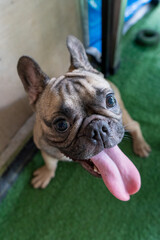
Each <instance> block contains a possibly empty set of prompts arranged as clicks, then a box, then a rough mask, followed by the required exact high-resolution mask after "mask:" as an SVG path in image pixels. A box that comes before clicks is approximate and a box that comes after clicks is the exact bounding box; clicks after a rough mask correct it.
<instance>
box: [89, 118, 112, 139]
mask: <svg viewBox="0 0 160 240" xmlns="http://www.w3.org/2000/svg"><path fill="white" fill-rule="evenodd" d="M109 131H110V128H109V123H108V122H106V121H103V120H97V121H93V122H91V123H90V124H89V125H88V126H87V128H86V131H85V132H86V136H87V137H89V138H90V139H91V140H94V141H95V140H96V141H103V142H105V141H106V140H107V138H108V136H109Z"/></svg>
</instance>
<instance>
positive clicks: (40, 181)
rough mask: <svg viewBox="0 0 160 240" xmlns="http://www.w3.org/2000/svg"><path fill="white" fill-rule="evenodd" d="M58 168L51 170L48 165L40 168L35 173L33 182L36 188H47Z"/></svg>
mask: <svg viewBox="0 0 160 240" xmlns="http://www.w3.org/2000/svg"><path fill="white" fill-rule="evenodd" d="M55 172H56V168H55V169H52V170H49V169H48V168H47V167H46V166H43V167H41V168H38V169H37V170H36V171H35V172H34V173H33V178H32V181H31V184H32V185H33V187H34V188H46V187H47V185H48V184H49V182H50V180H51V179H52V178H53V177H54V176H55Z"/></svg>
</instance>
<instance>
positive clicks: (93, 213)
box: [0, 7, 160, 240]
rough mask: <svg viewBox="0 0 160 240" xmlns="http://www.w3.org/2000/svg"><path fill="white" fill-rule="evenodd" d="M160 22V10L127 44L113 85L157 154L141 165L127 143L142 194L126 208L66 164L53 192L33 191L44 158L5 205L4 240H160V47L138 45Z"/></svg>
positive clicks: (0, 210)
mask: <svg viewBox="0 0 160 240" xmlns="http://www.w3.org/2000/svg"><path fill="white" fill-rule="evenodd" d="M159 16H160V7H159V8H156V9H155V10H154V11H153V12H152V13H150V14H149V15H148V16H146V17H145V18H144V19H142V20H141V21H140V22H139V23H138V24H137V25H136V26H134V27H133V28H132V29H131V30H130V31H129V33H128V34H127V35H126V36H125V37H124V39H123V46H122V47H123V53H122V61H121V68H120V70H119V71H118V73H117V75H115V76H113V77H111V78H110V79H111V80H112V81H113V82H115V83H116V84H117V85H118V87H119V88H120V90H121V93H122V96H123V99H124V100H125V105H126V107H127V108H128V109H129V112H130V113H131V115H132V117H133V118H135V119H136V120H138V121H139V122H140V123H141V126H142V131H143V133H144V136H145V138H146V139H147V141H148V142H149V143H150V145H151V147H152V153H151V155H150V157H149V158H148V159H141V158H138V157H136V156H135V155H134V154H133V152H132V148H131V142H130V141H127V140H124V141H123V142H122V144H121V147H122V149H123V151H124V152H125V153H126V154H127V155H128V156H129V157H130V158H131V159H132V160H133V162H134V164H135V165H136V166H137V168H138V169H139V171H140V174H141V177H142V187H141V190H140V191H139V193H137V194H136V195H134V196H132V197H131V200H130V201H128V202H121V201H119V200H117V199H116V198H114V197H113V196H112V195H111V194H110V192H109V191H108V190H107V188H106V187H105V185H104V184H103V182H102V180H101V179H97V178H94V177H92V176H91V175H89V174H88V173H87V172H86V171H85V170H83V168H81V166H80V165H78V164H76V163H60V164H59V167H58V170H57V174H56V177H55V179H54V180H53V181H52V182H51V183H50V185H49V186H48V187H47V189H45V190H34V189H33V188H32V187H31V186H30V183H29V182H30V179H31V175H32V172H33V171H34V170H35V169H36V168H37V167H38V166H41V165H42V158H41V156H40V154H39V153H38V154H37V155H36V156H35V157H34V159H33V161H31V162H30V163H29V164H28V166H27V167H26V168H25V169H24V171H23V172H22V174H21V175H20V176H19V178H18V180H17V181H16V183H15V184H14V185H13V187H12V188H11V189H10V191H9V193H8V195H7V197H6V198H5V199H4V201H3V202H2V204H1V205H0V239H1V240H27V239H28V240H54V239H55V240H62V239H63V240H89V239H92V240H106V239H107V240H158V239H160V186H159V180H160V45H159V46H157V47H152V48H147V47H145V48H144V47H139V46H137V45H135V44H134V43H133V39H134V36H135V34H136V33H137V30H139V29H141V28H144V27H151V28H152V29H155V30H157V31H159V32H160V24H159Z"/></svg>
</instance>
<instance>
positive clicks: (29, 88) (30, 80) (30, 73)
mask: <svg viewBox="0 0 160 240" xmlns="http://www.w3.org/2000/svg"><path fill="white" fill-rule="evenodd" d="M17 71H18V75H19V77H20V79H21V81H22V83H23V86H24V89H25V90H26V92H27V93H28V97H29V102H30V104H32V105H33V104H35V103H36V101H37V100H38V97H39V95H40V94H41V93H42V92H43V90H44V88H45V86H46V85H47V82H48V81H49V77H48V76H47V75H46V74H45V73H44V72H43V71H42V70H41V68H40V66H39V65H38V63H36V61H34V60H33V59H32V58H30V57H28V56H22V57H21V58H20V59H19V61H18V64H17Z"/></svg>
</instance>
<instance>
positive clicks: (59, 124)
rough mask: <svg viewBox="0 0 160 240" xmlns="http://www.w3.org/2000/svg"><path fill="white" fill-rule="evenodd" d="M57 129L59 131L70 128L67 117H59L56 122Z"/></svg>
mask: <svg viewBox="0 0 160 240" xmlns="http://www.w3.org/2000/svg"><path fill="white" fill-rule="evenodd" d="M54 126H55V129H56V130H57V131H58V132H65V131H67V129H68V128H69V126H70V125H69V123H68V122H67V121H66V120H65V119H62V118H61V119H59V120H57V121H56V122H55V123H54Z"/></svg>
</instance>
